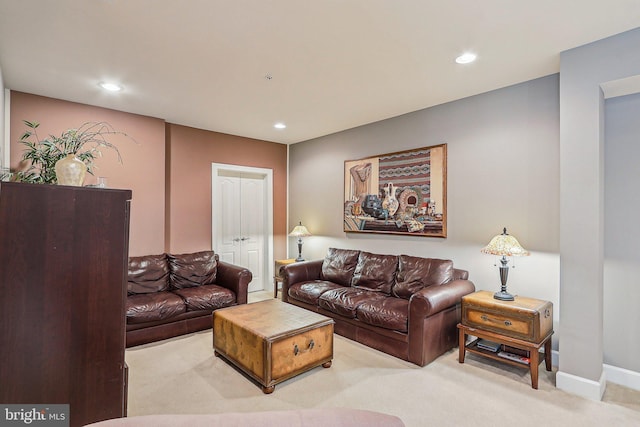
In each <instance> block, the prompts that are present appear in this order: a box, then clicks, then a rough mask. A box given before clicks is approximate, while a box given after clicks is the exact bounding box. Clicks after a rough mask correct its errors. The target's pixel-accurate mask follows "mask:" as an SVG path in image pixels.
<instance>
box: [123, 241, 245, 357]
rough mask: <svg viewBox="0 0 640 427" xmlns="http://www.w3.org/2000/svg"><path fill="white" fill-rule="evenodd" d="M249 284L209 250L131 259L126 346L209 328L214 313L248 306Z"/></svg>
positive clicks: (238, 270)
mask: <svg viewBox="0 0 640 427" xmlns="http://www.w3.org/2000/svg"><path fill="white" fill-rule="evenodd" d="M251 279H252V275H251V272H250V271H249V270H247V269H246V268H243V267H238V266H235V265H232V264H228V263H225V262H222V261H220V260H219V259H218V255H216V254H214V252H213V251H202V252H196V253H191V254H180V255H172V254H161V255H145V256H138V257H130V258H129V271H128V283H127V305H126V309H127V347H132V346H135V345H140V344H146V343H149V342H153V341H158V340H162V339H166V338H171V337H175V336H178V335H183V334H187V333H190V332H195V331H200V330H203V329H207V328H211V326H212V313H213V311H214V310H216V309H218V308H222V307H228V306H231V305H237V304H246V303H247V289H248V287H249V282H251Z"/></svg>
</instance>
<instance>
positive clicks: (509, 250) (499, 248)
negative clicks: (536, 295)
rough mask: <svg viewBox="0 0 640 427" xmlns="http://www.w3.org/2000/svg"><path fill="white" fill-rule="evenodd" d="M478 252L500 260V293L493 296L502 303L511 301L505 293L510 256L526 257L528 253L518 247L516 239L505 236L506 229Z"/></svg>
mask: <svg viewBox="0 0 640 427" xmlns="http://www.w3.org/2000/svg"><path fill="white" fill-rule="evenodd" d="M480 252H482V253H484V254H489V255H497V256H500V257H502V258H500V283H501V286H500V292H496V293H495V294H493V297H494V298H495V299H499V300H503V301H513V295H511V294H510V293H509V292H507V276H508V275H509V265H508V264H509V259H508V258H507V257H510V256H528V255H529V251H527V250H526V249H524V248H523V247H522V246H520V243H519V242H518V239H516V238H515V237H513V236H511V235H509V234H507V228H506V227H505V228H504V229H503V230H502V234H498V235H497V236H495V237H494V238H493V239H491V241H490V242H489V244H488V245H487V246H485V247H484V248H482V249H481V250H480Z"/></svg>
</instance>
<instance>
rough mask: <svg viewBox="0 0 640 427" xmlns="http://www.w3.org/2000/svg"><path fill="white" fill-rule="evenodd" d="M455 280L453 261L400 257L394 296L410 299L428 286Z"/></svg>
mask: <svg viewBox="0 0 640 427" xmlns="http://www.w3.org/2000/svg"><path fill="white" fill-rule="evenodd" d="M452 278H453V261H451V260H444V259H435V258H421V257H414V256H409V255H400V257H399V262H398V276H397V277H396V284H395V286H394V287H393V294H394V295H395V296H397V297H400V298H405V299H409V298H411V295H413V294H414V293H416V292H418V291H419V290H421V289H423V288H426V287H427V286H438V285H443V284H445V283H447V282H449V281H450V280H451V279H452Z"/></svg>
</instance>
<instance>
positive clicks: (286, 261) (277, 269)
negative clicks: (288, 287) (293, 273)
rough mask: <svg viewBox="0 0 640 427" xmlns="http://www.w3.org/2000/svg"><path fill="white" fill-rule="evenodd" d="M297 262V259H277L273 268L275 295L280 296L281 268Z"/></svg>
mask: <svg viewBox="0 0 640 427" xmlns="http://www.w3.org/2000/svg"><path fill="white" fill-rule="evenodd" d="M294 262H296V260H295V259H293V258H291V259H277V260H275V266H274V268H273V297H274V298H278V282H282V274H281V271H280V269H282V267H284V266H285V265H288V264H292V263H294Z"/></svg>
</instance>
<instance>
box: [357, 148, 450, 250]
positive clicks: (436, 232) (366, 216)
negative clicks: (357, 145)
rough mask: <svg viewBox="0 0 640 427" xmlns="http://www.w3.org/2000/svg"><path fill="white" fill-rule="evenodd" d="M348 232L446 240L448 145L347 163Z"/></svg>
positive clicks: (398, 152)
mask: <svg viewBox="0 0 640 427" xmlns="http://www.w3.org/2000/svg"><path fill="white" fill-rule="evenodd" d="M344 231H345V232H347V233H378V234H400V235H410V236H421V237H441V238H445V237H447V144H439V145H433V146H429V147H422V148H416V149H411V150H405V151H397V152H393V153H388V154H380V155H376V156H372V157H367V158H364V159H358V160H345V162H344Z"/></svg>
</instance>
